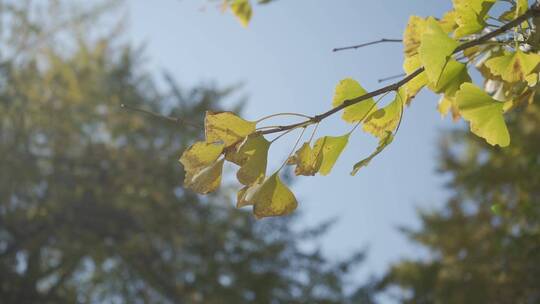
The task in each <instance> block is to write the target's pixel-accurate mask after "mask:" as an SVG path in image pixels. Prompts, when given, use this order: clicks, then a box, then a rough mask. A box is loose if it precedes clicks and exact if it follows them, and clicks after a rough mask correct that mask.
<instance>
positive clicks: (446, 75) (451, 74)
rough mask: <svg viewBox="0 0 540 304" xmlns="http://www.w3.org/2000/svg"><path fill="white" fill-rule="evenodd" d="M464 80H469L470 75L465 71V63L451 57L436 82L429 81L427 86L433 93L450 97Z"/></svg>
mask: <svg viewBox="0 0 540 304" xmlns="http://www.w3.org/2000/svg"><path fill="white" fill-rule="evenodd" d="M464 82H471V77H470V76H469V73H468V72H467V65H465V64H464V63H461V62H458V61H456V60H455V59H452V58H451V59H450V60H449V61H448V63H447V64H446V66H445V67H444V70H443V72H442V74H441V77H440V78H439V79H438V80H437V83H436V84H432V83H430V84H429V88H430V89H431V90H432V91H434V92H435V93H444V94H445V95H447V96H448V97H452V96H454V95H455V94H456V92H457V91H458V90H459V87H460V86H461V85H462V84H463V83H464Z"/></svg>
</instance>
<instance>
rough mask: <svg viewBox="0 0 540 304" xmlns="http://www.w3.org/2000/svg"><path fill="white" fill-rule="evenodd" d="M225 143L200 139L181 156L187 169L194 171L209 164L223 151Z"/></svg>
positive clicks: (181, 161) (181, 160)
mask: <svg viewBox="0 0 540 304" xmlns="http://www.w3.org/2000/svg"><path fill="white" fill-rule="evenodd" d="M223 148H224V145H223V144H216V143H206V142H203V141H199V142H196V143H194V144H193V145H191V146H190V147H189V148H187V149H186V150H185V151H184V153H182V156H181V157H180V163H182V165H183V166H184V170H185V171H194V170H198V169H201V168H204V167H207V166H209V165H210V164H212V163H213V162H215V161H216V160H217V159H218V157H219V156H220V155H221V153H222V152H223Z"/></svg>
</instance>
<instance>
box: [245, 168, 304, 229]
mask: <svg viewBox="0 0 540 304" xmlns="http://www.w3.org/2000/svg"><path fill="white" fill-rule="evenodd" d="M248 192H249V191H246V194H247V193H248ZM246 200H247V195H246ZM250 201H251V204H253V214H255V217H256V218H257V219H260V218H263V217H270V216H283V215H287V214H290V213H291V212H293V211H294V210H295V209H296V207H297V206H298V202H297V201H296V198H295V197H294V194H293V193H292V192H291V190H289V188H287V186H285V184H283V182H282V181H281V179H280V178H279V174H278V173H274V174H273V175H272V176H270V177H268V178H267V179H266V180H265V181H264V182H263V183H262V185H261V186H260V187H259V188H258V189H256V190H255V191H254V193H253V195H252V197H251V200H250Z"/></svg>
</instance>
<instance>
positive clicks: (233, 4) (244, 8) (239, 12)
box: [229, 0, 253, 27]
mask: <svg viewBox="0 0 540 304" xmlns="http://www.w3.org/2000/svg"><path fill="white" fill-rule="evenodd" d="M229 1H230V8H231V11H232V13H233V14H234V15H235V16H236V18H237V19H238V21H240V23H241V24H242V26H244V27H247V26H248V24H249V21H250V20H251V15H252V13H253V11H252V8H251V4H250V3H249V0H229Z"/></svg>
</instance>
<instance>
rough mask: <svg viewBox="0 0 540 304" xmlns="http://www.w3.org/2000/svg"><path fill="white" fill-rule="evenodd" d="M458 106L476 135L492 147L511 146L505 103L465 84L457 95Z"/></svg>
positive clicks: (475, 87) (471, 85)
mask: <svg viewBox="0 0 540 304" xmlns="http://www.w3.org/2000/svg"><path fill="white" fill-rule="evenodd" d="M456 105H457V107H458V109H459V113H460V114H461V116H462V117H463V118H464V119H465V120H467V121H469V122H470V124H471V131H472V132H473V133H474V134H476V135H478V136H480V137H482V138H484V139H485V140H486V141H487V142H488V143H489V144H491V145H499V146H501V147H506V146H508V145H509V144H510V134H509V133H508V129H507V127H506V123H505V121H504V117H503V112H504V110H503V108H504V103H503V102H500V101H497V100H495V99H493V98H492V97H491V96H489V95H488V94H487V93H486V92H484V90H482V89H481V88H479V87H477V86H475V85H474V84H472V83H464V84H463V85H462V86H461V88H460V90H459V91H458V92H457V93H456Z"/></svg>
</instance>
